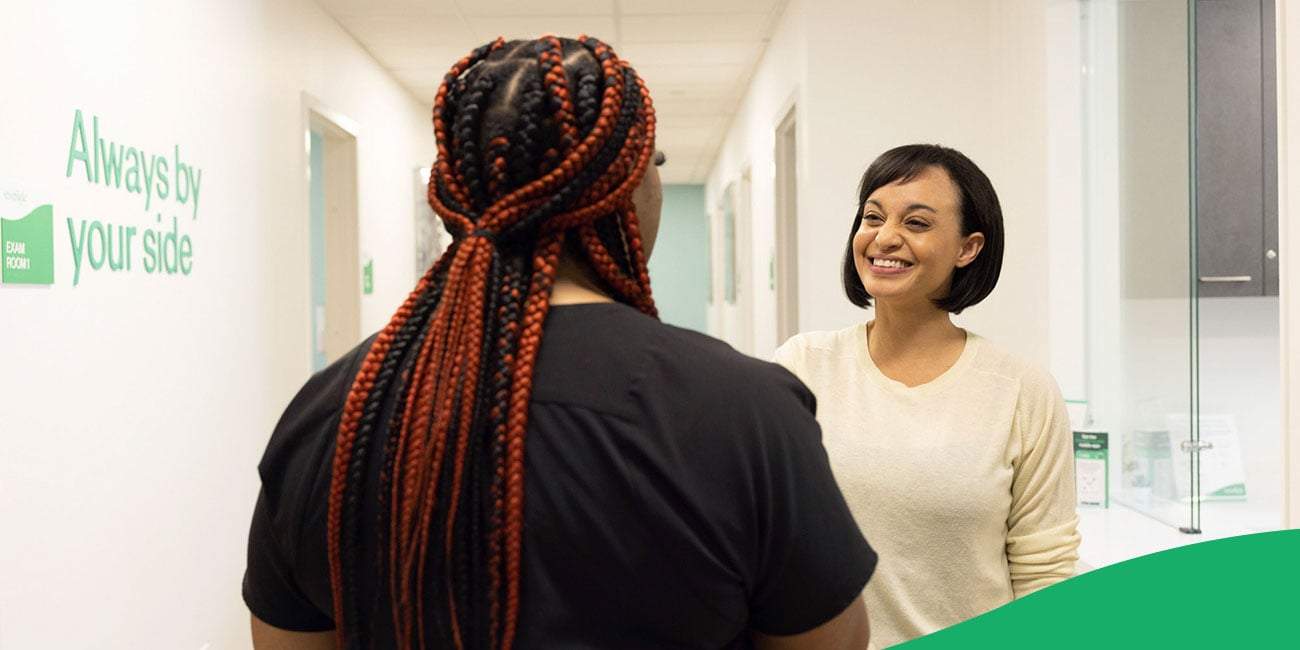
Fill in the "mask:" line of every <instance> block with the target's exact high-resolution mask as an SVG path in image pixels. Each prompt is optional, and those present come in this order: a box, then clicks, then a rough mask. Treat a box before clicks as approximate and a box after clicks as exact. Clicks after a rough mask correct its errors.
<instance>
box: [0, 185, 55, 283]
mask: <svg viewBox="0 0 1300 650" xmlns="http://www.w3.org/2000/svg"><path fill="white" fill-rule="evenodd" d="M3 198H4V201H3V202H0V282H3V283H4V284H54V207H53V206H51V205H50V204H48V203H47V204H41V205H34V206H33V204H34V203H36V202H35V201H29V197H28V195H27V191H26V190H17V189H14V190H11V189H5V191H4V194H3Z"/></svg>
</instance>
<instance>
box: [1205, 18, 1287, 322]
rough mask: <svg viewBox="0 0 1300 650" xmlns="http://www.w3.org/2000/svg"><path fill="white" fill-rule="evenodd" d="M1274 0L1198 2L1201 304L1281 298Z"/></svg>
mask: <svg viewBox="0 0 1300 650" xmlns="http://www.w3.org/2000/svg"><path fill="white" fill-rule="evenodd" d="M1275 20H1276V18H1275V11H1274V6H1273V0H1197V1H1196V31H1195V38H1196V46H1195V47H1196V49H1195V52H1196V58H1195V66H1196V68H1195V73H1194V75H1193V78H1194V79H1195V80H1196V103H1195V110H1196V117H1195V120H1196V122H1195V123H1196V220H1197V237H1196V239H1197V267H1198V268H1197V276H1198V278H1197V279H1198V289H1197V290H1198V292H1199V294H1200V295H1201V296H1208V297H1214V296H1276V295H1277V294H1278V261H1277V245H1278V234H1277V209H1278V205H1277V84H1276V70H1277V68H1276V60H1275V59H1276V58H1275V40H1276V39H1275V31H1274V30H1275Z"/></svg>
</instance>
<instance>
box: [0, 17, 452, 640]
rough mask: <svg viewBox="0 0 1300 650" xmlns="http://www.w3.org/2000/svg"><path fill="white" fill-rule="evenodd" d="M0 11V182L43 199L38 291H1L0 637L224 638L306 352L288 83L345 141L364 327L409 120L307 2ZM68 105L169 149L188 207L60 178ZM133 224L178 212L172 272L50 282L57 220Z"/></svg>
mask: <svg viewBox="0 0 1300 650" xmlns="http://www.w3.org/2000/svg"><path fill="white" fill-rule="evenodd" d="M3 13H4V16H5V19H4V20H3V21H0V79H4V83H5V88H6V92H5V100H4V102H3V108H0V114H2V115H3V118H2V119H0V179H5V180H4V181H3V182H6V183H13V182H18V183H22V184H27V185H35V186H40V187H42V188H44V190H45V191H46V193H47V196H48V197H50V198H51V199H52V202H53V205H54V216H55V221H54V243H55V247H54V250H55V274H56V276H55V284H54V285H53V286H49V287H16V286H13V285H3V286H0V448H3V450H4V451H3V453H0V521H3V522H4V524H3V525H4V531H5V532H4V534H3V535H0V648H5V649H6V650H8V649H10V648H13V649H19V648H54V647H58V648H70V647H96V648H124V649H125V648H132V649H134V648H190V649H193V648H202V647H211V648H239V647H248V645H249V643H248V639H247V610H246V609H245V608H244V606H243V603H242V601H241V600H240V596H239V585H240V579H241V575H242V571H243V566H244V545H245V539H246V534H247V527H248V518H249V514H250V512H251V509H252V505H253V500H254V497H255V494H256V491H257V485H258V481H257V476H256V472H255V466H256V463H257V460H258V458H259V457H260V454H261V451H262V448H263V446H264V445H265V442H266V439H267V436H268V435H269V433H270V430H271V427H272V426H273V424H274V423H275V420H276V418H277V417H278V415H279V412H280V410H281V409H282V408H283V407H284V405H285V403H286V402H287V400H288V399H289V397H290V396H291V395H292V393H293V392H294V391H295V390H296V389H297V387H298V386H299V385H300V384H301V382H302V381H303V380H304V379H305V377H306V374H307V372H308V369H309V363H310V357H309V345H310V337H309V334H310V318H309V313H308V287H309V269H308V262H307V252H308V238H307V224H308V220H307V203H306V198H307V190H306V176H305V174H306V169H307V160H306V154H305V143H304V134H303V133H304V131H303V130H304V127H305V125H304V124H303V99H302V93H303V92H304V91H305V92H307V93H309V94H310V95H311V96H313V97H315V98H316V99H317V100H319V102H320V103H321V104H323V105H326V106H328V107H331V108H332V109H334V110H336V111H338V112H339V113H340V114H342V115H344V116H346V117H348V118H350V119H351V120H352V121H353V122H354V123H355V124H356V125H357V128H358V136H359V137H358V168H359V170H360V178H359V183H358V187H359V213H360V215H361V220H362V224H361V233H362V234H361V239H362V241H361V247H362V248H363V250H366V251H368V252H370V253H371V254H372V255H373V256H374V258H375V260H376V262H375V264H376V273H375V282H376V286H375V293H374V295H371V296H365V297H364V298H363V303H362V310H363V314H362V322H363V329H364V330H366V331H370V330H373V329H375V328H378V327H380V326H381V325H382V324H383V323H384V322H386V320H387V318H388V314H389V313H390V312H391V311H392V310H393V309H394V308H395V306H396V304H397V303H398V302H399V301H400V299H401V298H402V297H403V296H404V295H405V293H406V291H408V290H409V287H410V286H411V285H412V280H413V274H414V270H413V269H412V268H411V267H412V266H413V251H412V235H411V230H412V226H411V206H412V182H411V173H412V170H413V169H414V167H415V166H417V165H419V164H427V163H428V161H429V160H430V159H431V158H432V152H433V146H432V136H431V133H430V129H429V117H428V116H429V112H428V109H427V108H426V107H424V106H420V105H419V104H417V103H416V102H415V101H414V100H413V99H411V98H410V96H409V95H408V94H406V93H405V92H404V91H402V90H401V89H399V87H398V86H397V85H396V84H395V83H394V82H393V81H392V80H391V79H390V78H388V77H387V76H386V75H385V74H384V73H383V72H382V71H381V69H380V68H378V66H377V65H376V64H375V63H374V62H373V61H372V60H371V59H370V58H369V57H368V56H367V55H366V54H365V53H364V52H363V51H362V50H361V49H360V48H359V47H358V46H357V45H356V44H355V43H354V42H353V41H352V40H351V39H350V38H348V36H347V35H346V34H345V33H344V32H342V30H341V29H340V28H339V27H338V26H337V25H336V24H335V23H334V22H333V21H332V20H331V19H329V18H328V17H326V16H325V15H324V14H323V13H322V12H321V11H320V10H319V9H318V8H317V7H316V6H315V5H314V4H313V3H311V2H309V1H307V0H277V1H276V2H261V1H257V0H231V1H228V2H201V3H175V2H164V1H162V0H141V1H137V2H114V3H87V2H76V1H72V0H55V1H46V0H41V1H37V0H22V1H14V0H6V2H5V3H4V12H3ZM449 63H450V62H449ZM431 82H432V80H431ZM77 109H80V110H81V111H82V112H83V115H84V117H85V119H86V121H87V123H86V128H87V129H88V130H89V129H90V128H91V124H90V120H91V116H92V115H93V116H98V118H99V126H100V135H101V137H104V138H105V139H106V140H113V141H117V142H122V143H126V144H128V145H130V146H135V147H138V148H140V149H143V150H145V151H147V152H149V153H161V154H167V155H168V156H170V155H171V154H173V153H174V149H173V147H174V146H175V145H179V147H180V154H181V158H182V159H183V160H184V161H185V162H186V163H187V164H192V165H195V166H197V167H199V168H201V169H202V172H203V175H202V185H201V195H200V205H199V209H198V214H197V218H190V216H189V208H188V207H183V206H178V205H177V204H175V203H174V202H172V203H169V204H168V203H165V202H164V203H159V202H158V199H157V197H155V200H154V204H153V205H152V207H151V209H150V210H149V211H147V212H146V211H145V210H144V209H143V205H144V200H143V197H140V196H138V195H135V194H128V193H127V192H125V191H123V190H118V189H108V188H105V187H103V186H102V185H100V186H95V185H92V184H90V183H88V182H86V180H85V177H84V174H81V172H80V170H81V167H80V166H79V164H78V167H77V171H75V172H74V173H73V175H72V176H71V177H69V176H67V175H66V174H65V170H66V166H67V161H68V154H69V141H70V134H71V128H72V123H73V115H74V112H75V110H77ZM90 136H91V134H90V133H87V137H88V138H89V137H90ZM171 171H173V172H174V171H175V170H174V169H172V170H171ZM79 174H80V175H79ZM173 190H174V188H173ZM157 213H161V214H162V215H163V218H164V220H168V221H169V220H170V217H171V216H172V215H173V214H176V215H181V219H180V220H179V223H180V226H179V227H180V229H181V230H182V233H183V234H188V235H189V236H190V237H191V238H192V241H193V250H194V253H193V264H194V266H193V272H192V273H191V274H190V275H189V276H187V277H186V276H172V277H168V276H159V275H149V274H145V273H143V272H142V271H141V270H140V269H139V268H136V269H135V270H133V271H131V272H126V271H119V272H116V273H113V272H109V271H108V269H107V267H106V268H105V269H104V270H101V271H97V272H89V271H88V270H87V269H84V268H83V270H82V275H81V278H80V281H79V284H78V286H76V287H73V286H72V282H71V280H72V278H71V276H72V273H73V270H72V269H73V264H74V262H73V260H72V256H71V253H70V250H71V247H70V245H69V237H68V233H67V225H66V220H67V219H68V218H71V219H73V220H74V222H76V223H80V221H81V220H82V219H90V220H100V221H103V222H107V223H111V224H121V225H128V226H137V227H139V228H141V229H143V228H146V227H148V226H151V225H154V224H155V223H156V214H157ZM5 216H9V217H13V216H14V215H5ZM137 241H138V240H137ZM137 254H138V253H137ZM136 263H137V264H139V263H140V262H139V260H137V261H136ZM358 272H359V270H358ZM209 644H210V645H209Z"/></svg>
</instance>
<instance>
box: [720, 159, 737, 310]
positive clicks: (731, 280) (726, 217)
mask: <svg viewBox="0 0 1300 650" xmlns="http://www.w3.org/2000/svg"><path fill="white" fill-rule="evenodd" d="M735 194H736V184H735V183H728V184H727V189H725V190H723V191H722V279H723V289H722V295H723V299H724V300H726V301H727V304H729V305H734V304H736V200H735Z"/></svg>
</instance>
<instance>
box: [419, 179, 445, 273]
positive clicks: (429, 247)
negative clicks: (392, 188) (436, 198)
mask: <svg viewBox="0 0 1300 650" xmlns="http://www.w3.org/2000/svg"><path fill="white" fill-rule="evenodd" d="M428 188H429V168H428V167H420V168H417V169H416V170H415V279H416V280H417V281H418V280H419V279H420V278H421V277H422V276H424V274H425V272H426V271H428V270H429V267H431V266H433V263H434V262H436V261H437V260H438V258H439V257H441V256H442V252H443V251H445V250H447V247H448V246H450V245H451V233H449V232H447V228H446V227H445V226H443V225H442V219H439V218H438V214H437V213H436V212H434V211H433V208H431V207H429V200H428V195H429V192H428Z"/></svg>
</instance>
